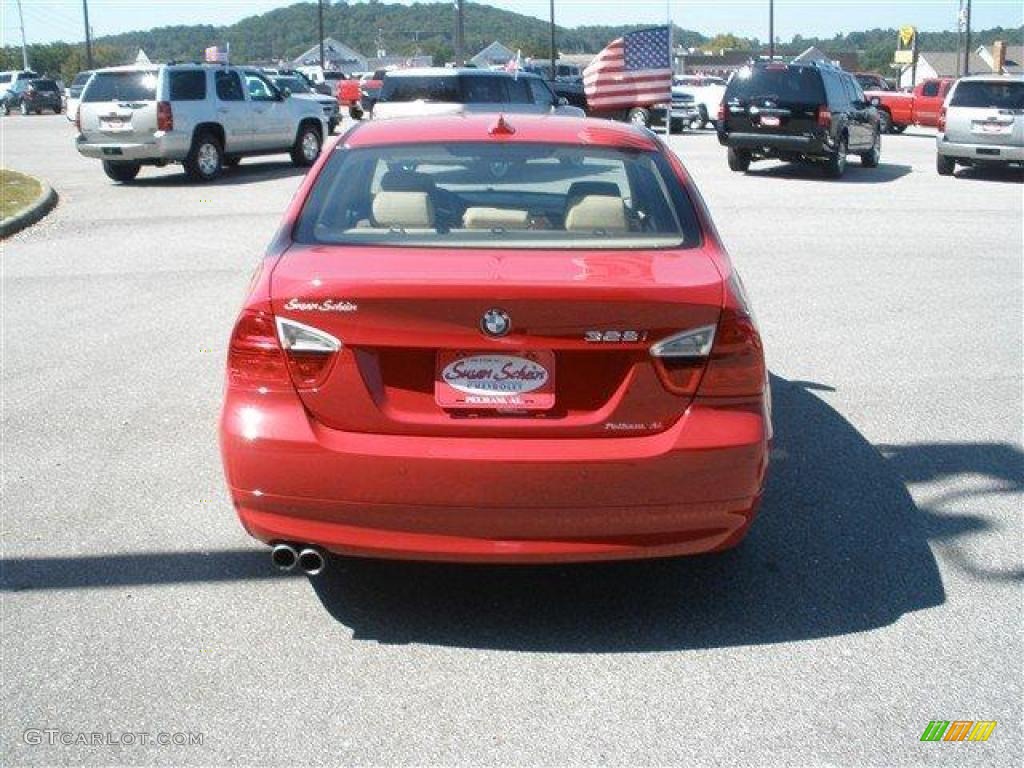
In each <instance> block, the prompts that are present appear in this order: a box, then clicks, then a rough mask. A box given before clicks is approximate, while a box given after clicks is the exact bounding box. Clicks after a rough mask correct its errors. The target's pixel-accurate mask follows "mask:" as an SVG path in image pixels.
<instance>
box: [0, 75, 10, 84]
mask: <svg viewBox="0 0 1024 768" xmlns="http://www.w3.org/2000/svg"><path fill="white" fill-rule="evenodd" d="M9 82H11V75H10V73H6V74H3V75H0V83H9Z"/></svg>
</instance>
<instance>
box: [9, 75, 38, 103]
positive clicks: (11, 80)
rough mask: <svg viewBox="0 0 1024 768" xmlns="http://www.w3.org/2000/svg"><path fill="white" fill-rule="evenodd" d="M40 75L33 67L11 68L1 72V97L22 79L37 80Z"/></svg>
mask: <svg viewBox="0 0 1024 768" xmlns="http://www.w3.org/2000/svg"><path fill="white" fill-rule="evenodd" d="M38 77H39V74H38V73H36V72H33V71H32V70H31V69H9V70H7V71H6V72H0V97H2V96H3V95H4V94H5V93H7V91H8V90H9V89H10V88H12V87H13V86H14V85H15V84H16V83H18V82H20V81H22V80H35V79H36V78H38Z"/></svg>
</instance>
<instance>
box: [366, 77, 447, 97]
mask: <svg viewBox="0 0 1024 768" xmlns="http://www.w3.org/2000/svg"><path fill="white" fill-rule="evenodd" d="M380 100H381V101H420V100H422V101H445V102H461V101H462V97H461V96H460V94H459V78H458V77H457V76H456V75H423V76H419V75H405V76H397V77H386V78H384V86H383V88H382V89H381V92H380Z"/></svg>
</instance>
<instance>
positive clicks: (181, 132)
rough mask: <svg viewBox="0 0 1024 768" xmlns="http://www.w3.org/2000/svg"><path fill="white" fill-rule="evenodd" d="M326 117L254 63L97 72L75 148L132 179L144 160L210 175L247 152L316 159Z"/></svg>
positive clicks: (115, 175)
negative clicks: (288, 92) (247, 65)
mask: <svg viewBox="0 0 1024 768" xmlns="http://www.w3.org/2000/svg"><path fill="white" fill-rule="evenodd" d="M326 123H327V121H326V117H325V116H324V112H323V108H322V107H321V106H320V105H319V104H318V103H316V102H315V101H313V100H311V99H299V98H295V99H292V98H289V97H287V96H286V95H285V94H284V93H283V92H282V91H281V90H279V89H278V88H277V86H275V85H274V84H273V83H272V82H271V81H270V79H269V78H268V77H267V76H266V75H265V74H263V73H262V72H260V71H259V70H256V69H250V68H243V67H225V66H221V65H206V64H167V65H162V66H138V65H133V66H126V67H112V68H110V69H101V70H97V71H96V72H95V73H94V74H93V76H92V78H91V79H90V80H89V82H88V84H87V85H86V86H85V90H84V91H83V92H82V100H81V103H80V104H79V107H78V115H77V118H76V125H77V127H78V129H79V135H78V138H77V139H76V140H75V146H76V147H77V149H78V151H79V153H80V154H81V155H83V156H84V157H89V158H95V159H98V160H102V161H103V170H104V172H105V173H106V174H107V176H109V177H110V178H111V179H113V180H115V181H120V182H128V181H131V180H132V179H134V178H135V177H136V176H137V175H138V173H139V169H140V168H141V167H142V166H143V165H156V166H164V165H167V164H168V163H181V164H182V165H184V167H185V172H186V173H187V174H188V175H189V176H190V177H191V178H193V179H196V180H199V181H210V180H212V179H214V178H216V177H217V176H218V175H220V173H221V171H222V169H223V167H224V166H225V165H227V166H232V165H237V164H238V162H239V160H241V158H243V157H247V156H249V155H267V154H276V153H279V152H290V153H291V157H292V162H294V163H295V164H296V165H299V166H307V165H312V163H313V162H314V161H315V160H316V158H317V157H318V156H319V154H320V148H321V146H322V145H323V141H324V137H325V136H326V135H327V124H326Z"/></svg>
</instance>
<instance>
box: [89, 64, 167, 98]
mask: <svg viewBox="0 0 1024 768" xmlns="http://www.w3.org/2000/svg"><path fill="white" fill-rule="evenodd" d="M82 101H84V102H94V101H156V70H143V71H133V72H97V73H96V76H95V77H93V79H92V80H90V81H89V84H88V85H87V86H86V87H85V91H83V92H82Z"/></svg>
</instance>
